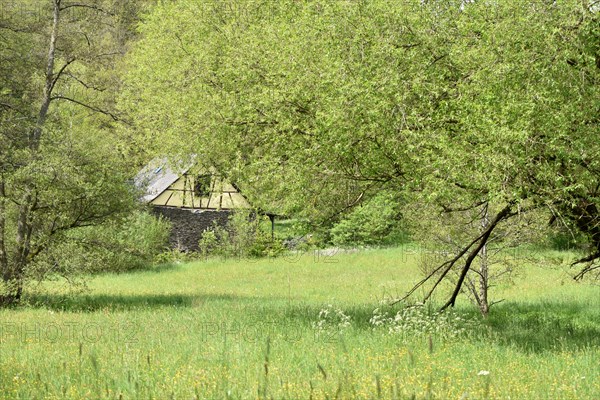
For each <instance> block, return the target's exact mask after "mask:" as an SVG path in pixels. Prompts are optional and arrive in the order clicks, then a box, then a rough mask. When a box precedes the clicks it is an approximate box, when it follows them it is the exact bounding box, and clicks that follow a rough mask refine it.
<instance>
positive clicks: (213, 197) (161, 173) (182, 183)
mask: <svg viewBox="0 0 600 400" xmlns="http://www.w3.org/2000/svg"><path fill="white" fill-rule="evenodd" d="M193 167H194V162H193V161H192V162H189V163H188V164H183V163H180V164H172V163H170V162H169V160H168V159H166V158H162V159H155V160H152V161H151V162H150V163H149V164H148V165H147V166H146V167H144V168H143V169H142V170H141V171H140V172H139V173H138V175H137V176H136V178H135V179H134V182H135V185H136V187H138V188H139V189H140V190H141V191H142V192H143V196H142V197H141V199H140V200H141V201H143V202H145V203H149V204H152V205H155V206H165V207H178V208H192V209H208V210H228V209H238V208H250V203H249V202H248V200H247V199H246V198H245V197H244V196H243V195H242V193H241V192H240V190H239V189H238V188H237V186H235V185H234V184H232V183H230V182H227V181H226V180H225V179H224V178H223V177H221V176H219V174H218V173H217V172H216V171H215V169H214V168H209V169H204V171H203V172H202V173H199V171H195V170H193Z"/></svg>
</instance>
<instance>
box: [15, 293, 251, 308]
mask: <svg viewBox="0 0 600 400" xmlns="http://www.w3.org/2000/svg"><path fill="white" fill-rule="evenodd" d="M244 300H247V298H244V297H240V296H235V295H231V294H204V295H203V294H193V295H192V294H147V295H125V294H123V295H105V294H102V295H92V294H90V295H86V294H79V295H55V294H34V295H29V296H28V297H27V298H26V299H25V301H26V304H27V306H29V307H32V308H44V309H49V310H54V311H67V312H94V311H98V310H108V311H128V310H143V309H154V308H161V307H194V306H198V305H200V304H202V303H204V302H207V301H238V302H239V301H244Z"/></svg>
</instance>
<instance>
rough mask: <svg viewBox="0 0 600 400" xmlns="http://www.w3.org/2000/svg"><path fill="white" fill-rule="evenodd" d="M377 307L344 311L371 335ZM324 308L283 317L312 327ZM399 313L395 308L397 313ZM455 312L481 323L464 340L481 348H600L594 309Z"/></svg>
mask: <svg viewBox="0 0 600 400" xmlns="http://www.w3.org/2000/svg"><path fill="white" fill-rule="evenodd" d="M375 307H376V306H375V305H366V304H365V305H364V306H354V307H350V308H344V307H342V310H343V312H344V313H345V314H346V315H348V316H350V317H351V320H352V326H353V327H355V328H358V329H360V330H369V331H371V330H372V328H373V325H372V324H371V323H369V320H370V318H371V317H372V316H373V309H374V308H375ZM321 308H322V307H319V306H316V305H312V304H311V305H308V304H304V305H301V304H298V305H296V306H292V307H289V308H287V310H286V311H285V312H284V313H283V315H281V316H282V317H283V318H284V319H285V320H288V321H296V322H299V323H302V324H313V323H314V322H316V321H317V320H318V319H319V312H320V310H321ZM400 309H401V307H395V308H394V310H396V311H397V310H400ZM436 310H437V308H436V307H430V308H429V312H435V311H436ZM456 311H457V312H458V313H460V314H461V315H462V316H463V317H464V318H466V319H468V320H471V321H478V322H479V323H477V324H474V325H473V326H472V327H470V328H468V329H471V331H469V332H468V336H467V337H466V338H465V339H464V340H465V341H471V342H472V341H482V342H483V344H482V346H485V345H488V344H493V343H495V344H498V345H500V346H512V347H515V348H517V349H519V350H521V351H523V352H526V353H529V352H535V353H539V352H545V351H551V352H559V351H565V350H576V349H583V348H593V347H598V346H600V309H597V308H595V307H593V305H585V304H578V303H570V302H562V303H561V302H556V303H536V304H527V303H502V304H501V305H497V306H495V307H494V308H493V309H492V311H491V312H490V315H489V317H488V318H487V319H485V320H483V319H482V317H481V316H480V315H479V312H478V311H477V310H476V309H475V308H459V309H458V310H456ZM273 314H275V315H276V313H273ZM384 331H385V330H384ZM459 340H460V339H459Z"/></svg>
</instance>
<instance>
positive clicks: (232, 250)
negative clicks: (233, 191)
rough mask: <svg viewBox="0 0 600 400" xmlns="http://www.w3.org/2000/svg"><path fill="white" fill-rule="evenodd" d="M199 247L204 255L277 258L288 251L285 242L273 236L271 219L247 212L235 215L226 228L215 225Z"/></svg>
mask: <svg viewBox="0 0 600 400" xmlns="http://www.w3.org/2000/svg"><path fill="white" fill-rule="evenodd" d="M198 245H199V248H200V252H201V254H202V255H203V256H209V255H215V256H222V257H237V258H246V257H251V258H259V257H276V256H278V255H280V254H281V253H283V252H284V251H285V247H284V246H283V244H282V242H281V241H280V240H276V239H274V238H272V237H271V231H270V221H268V218H267V217H266V216H263V215H258V214H256V213H249V212H247V211H237V212H235V213H233V214H232V215H231V217H230V218H229V223H228V225H227V227H222V226H219V225H215V226H214V227H213V228H212V229H210V230H208V231H205V232H204V233H203V235H202V238H201V239H200V241H199V242H198Z"/></svg>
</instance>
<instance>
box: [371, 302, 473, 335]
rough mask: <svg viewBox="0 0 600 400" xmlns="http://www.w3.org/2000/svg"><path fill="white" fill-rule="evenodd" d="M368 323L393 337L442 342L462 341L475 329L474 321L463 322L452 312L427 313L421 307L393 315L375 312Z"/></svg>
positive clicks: (468, 319)
mask: <svg viewBox="0 0 600 400" xmlns="http://www.w3.org/2000/svg"><path fill="white" fill-rule="evenodd" d="M369 323H370V324H371V326H372V327H373V329H387V331H388V333H390V334H394V335H407V336H411V337H421V336H422V337H426V336H437V337H440V338H444V339H453V338H458V337H464V336H466V335H467V334H468V333H469V332H472V331H473V330H475V328H477V327H478V326H479V322H478V321H477V320H476V319H474V318H467V317H465V316H464V315H461V314H459V313H458V312H456V311H454V310H445V311H443V312H439V311H431V310H428V309H427V308H426V307H424V306H423V305H414V306H407V307H405V308H403V309H401V310H399V311H397V312H396V313H394V312H393V311H391V310H385V309H383V308H376V309H375V310H373V315H372V317H371V319H370V320H369Z"/></svg>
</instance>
